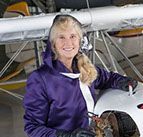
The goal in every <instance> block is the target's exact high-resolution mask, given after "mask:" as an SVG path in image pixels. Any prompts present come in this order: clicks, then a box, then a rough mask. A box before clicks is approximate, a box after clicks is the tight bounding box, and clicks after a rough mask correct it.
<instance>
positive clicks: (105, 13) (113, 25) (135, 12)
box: [0, 5, 143, 43]
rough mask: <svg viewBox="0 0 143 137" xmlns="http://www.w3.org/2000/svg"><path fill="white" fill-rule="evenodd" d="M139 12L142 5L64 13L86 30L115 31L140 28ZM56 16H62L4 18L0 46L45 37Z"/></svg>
mask: <svg viewBox="0 0 143 137" xmlns="http://www.w3.org/2000/svg"><path fill="white" fill-rule="evenodd" d="M142 11H143V5H128V6H123V7H115V6H111V7H100V8H92V9H90V10H88V9H84V10H80V11H72V12H68V13H66V14H70V15H72V16H74V17H75V18H77V19H78V20H79V21H80V22H81V23H82V24H83V26H89V27H88V30H87V31H93V30H94V31H98V30H106V31H117V30H121V29H130V28H136V27H142V26H143V23H142V22H143V15H142ZM125 13H126V14H125ZM57 14H65V13H49V14H43V15H35V16H28V17H16V18H7V19H4V18H1V19H0V43H7V42H15V41H22V40H36V39H44V38H46V37H47V36H48V32H49V28H50V26H51V24H52V20H53V18H54V17H55V16H56V15H57ZM33 22H34V23H33Z"/></svg>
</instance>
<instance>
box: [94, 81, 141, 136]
mask: <svg viewBox="0 0 143 137" xmlns="http://www.w3.org/2000/svg"><path fill="white" fill-rule="evenodd" d="M105 112H121V113H126V114H128V115H129V116H130V117H131V118H132V120H133V121H134V122H135V124H136V126H137V129H138V131H139V134H140V137H143V124H142V123H143V119H142V116H143V83H141V82H138V86H137V87H136V88H135V90H134V92H133V93H132V94H131V93H129V92H125V91H122V90H119V89H108V90H106V91H105V92H104V93H103V94H102V95H101V96H100V97H99V99H98V101H97V103H96V106H95V110H94V113H95V114H96V115H98V116H99V117H101V116H102V114H104V113H105ZM117 119H118V116H117ZM125 121H126V119H125ZM126 122H127V121H126ZM129 124H130V123H129Z"/></svg>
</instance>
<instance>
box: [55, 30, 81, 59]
mask: <svg viewBox="0 0 143 137" xmlns="http://www.w3.org/2000/svg"><path fill="white" fill-rule="evenodd" d="M79 47H80V38H79V35H78V33H77V32H76V30H75V29H74V28H73V27H72V28H66V29H65V30H64V31H63V30H59V31H58V32H57V34H56V40H55V50H56V52H57V53H58V59H59V60H61V61H64V60H66V59H73V58H74V56H75V55H76V54H77V53H78V50H79Z"/></svg>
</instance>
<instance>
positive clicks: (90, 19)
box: [0, 0, 143, 137]
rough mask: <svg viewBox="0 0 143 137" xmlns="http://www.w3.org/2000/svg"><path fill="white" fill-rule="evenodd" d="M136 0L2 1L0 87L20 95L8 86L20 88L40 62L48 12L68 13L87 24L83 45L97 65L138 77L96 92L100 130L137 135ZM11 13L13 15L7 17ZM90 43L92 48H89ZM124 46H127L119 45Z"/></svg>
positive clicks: (142, 28)
mask: <svg viewBox="0 0 143 137" xmlns="http://www.w3.org/2000/svg"><path fill="white" fill-rule="evenodd" d="M137 2H138V3H141V2H142V1H134V2H133V1H132V2H129V1H126V3H124V4H134V5H123V3H122V2H121V1H118V2H117V1H112V3H111V1H106V2H105V1H103V0H98V1H97V2H96V3H95V1H93V0H87V1H81V0H80V1H76V4H75V2H71V1H70V2H69V3H68V1H66V0H63V1H61V0H55V1H53V0H46V1H42V0H37V1H36V0H31V1H30V3H29V1H28V2H27V1H17V0H15V1H14V2H12V3H10V2H9V3H7V7H3V9H5V12H2V13H3V14H2V17H3V18H1V19H0V44H1V45H0V46H1V47H3V48H4V47H6V49H7V53H6V51H5V49H4V50H3V51H4V52H3V53H2V55H4V57H5V58H6V59H5V60H6V61H7V62H6V61H4V63H5V62H6V64H5V65H4V66H2V67H1V68H2V69H1V71H0V82H1V83H0V90H1V91H3V92H7V93H8V94H11V95H13V96H15V97H16V98H18V99H20V100H22V97H23V96H21V95H19V94H15V93H11V92H10V91H9V90H14V89H19V88H21V87H22V88H23V87H24V86H25V83H26V78H27V76H28V74H29V73H30V72H31V71H32V70H34V69H36V67H39V66H40V65H41V64H42V61H41V55H40V53H41V52H42V51H43V50H44V49H45V42H44V41H45V40H46V39H47V37H48V32H49V28H50V26H51V24H52V20H53V18H54V17H55V16H56V15H57V14H70V15H72V16H74V17H75V18H77V19H78V20H79V21H80V22H81V23H82V24H83V27H85V29H86V30H87V38H88V39H89V41H90V43H89V44H88V45H89V46H88V47H84V50H85V53H87V54H88V55H89V56H90V58H91V60H92V61H93V63H94V64H97V65H101V66H102V67H104V68H105V69H106V70H107V71H110V70H112V71H114V72H119V73H121V74H123V75H128V76H132V77H134V78H135V79H137V80H138V81H140V83H139V85H138V87H137V88H136V89H135V93H133V92H132V90H131V91H130V93H125V92H124V93H123V92H122V91H121V90H117V91H114V90H111V89H109V90H107V91H106V92H105V93H103V94H102V95H100V94H99V99H98V101H97V104H96V107H95V111H94V113H95V115H98V116H99V117H101V118H103V120H108V126H107V127H108V128H109V130H105V129H101V130H103V132H104V134H105V136H106V137H107V136H108V134H109V132H110V131H112V132H110V137H112V136H115V137H124V136H133V135H134V134H136V136H140V137H143V126H142V125H143V124H142V123H143V120H142V114H143V110H142V109H143V108H142V107H143V99H142V98H143V92H142V91H143V85H142V82H143V69H142V65H143V62H142V57H143V56H142V53H143V51H141V50H142V49H143V47H142V43H141V41H142V32H143V23H142V22H143V15H142V11H143V5H142V4H138V5H135V3H137ZM81 3H82V4H83V5H81ZM113 3H114V4H113ZM9 4H10V5H9ZM50 4H52V6H51V7H50V6H49V5H50ZM5 5H6V4H5ZM33 5H34V6H35V5H36V6H35V7H36V8H35V7H34V8H33V7H32V6H33ZM117 5H118V7H117ZM119 5H120V6H121V5H123V6H121V7H120V6H119ZM47 7H48V8H47ZM55 7H56V8H57V9H56V8H55ZM30 9H31V11H30ZM32 9H33V11H32ZM34 9H36V12H35V10H34ZM125 13H126V14H125ZM11 16H13V17H12V18H10V17H11ZM16 16H18V17H16ZM107 18H108V19H107ZM33 22H34V23H33ZM137 41H139V42H138V43H137ZM128 43H129V44H128ZM134 44H135V45H134ZM90 45H91V47H92V49H91V48H89V47H90ZM134 46H136V49H135V47H134ZM25 47H26V48H25ZM125 47H126V48H127V49H124V48H125ZM34 49H35V51H34ZM130 49H131V50H130ZM133 49H134V50H133ZM6 54H8V57H7V55H6ZM20 54H21V55H20ZM24 54H26V55H25V56H24ZM35 54H36V58H35ZM18 55H20V57H19V58H18V57H17V56H18ZM8 58H10V60H8ZM131 60H132V61H133V62H134V63H133V62H132V61H131ZM2 63H3V62H2ZM127 63H128V65H127ZM11 64H12V65H11ZM134 64H135V65H134ZM10 66H12V67H10ZM121 66H123V68H122V67H121ZM137 67H138V68H137ZM131 69H132V70H131ZM116 97H118V100H116V99H115V98H116ZM105 104H106V105H105ZM131 104H132V105H131ZM128 123H129V124H130V126H129V125H128ZM105 125H106V124H105ZM105 127H106V126H105ZM111 134H112V135H111ZM100 135H101V134H100ZM108 137H109V136H108Z"/></svg>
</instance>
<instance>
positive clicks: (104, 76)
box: [23, 44, 124, 137]
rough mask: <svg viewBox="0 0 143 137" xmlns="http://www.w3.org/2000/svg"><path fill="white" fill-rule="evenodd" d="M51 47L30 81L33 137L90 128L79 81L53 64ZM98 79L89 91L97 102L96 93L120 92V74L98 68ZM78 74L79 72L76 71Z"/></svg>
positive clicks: (28, 120)
mask: <svg viewBox="0 0 143 137" xmlns="http://www.w3.org/2000/svg"><path fill="white" fill-rule="evenodd" d="M51 54H52V52H51V49H50V45H49V44H48V48H47V50H46V52H45V55H44V65H43V66H41V67H40V68H39V69H38V70H35V71H34V72H33V73H32V74H31V75H30V76H29V78H28V81H27V86H26V90H27V92H26V94H25V97H24V100H23V103H24V108H25V115H24V121H25V131H26V132H27V134H28V136H30V137H56V135H55V132H56V130H57V129H63V130H67V131H72V130H74V129H76V128H79V127H81V128H88V123H89V121H88V117H87V107H86V102H85V100H84V97H83V95H82V93H81V90H80V87H79V79H78V78H76V79H71V78H69V77H66V76H64V75H62V74H60V72H65V73H69V70H68V69H67V68H66V67H65V66H64V65H63V64H62V63H61V62H60V61H58V60H55V61H53V60H52V56H51ZM97 71H98V78H97V79H96V80H95V81H94V82H93V83H92V85H91V86H90V87H89V88H90V91H91V94H92V96H93V98H94V101H95V102H96V94H95V89H106V88H118V86H117V83H118V81H119V80H121V79H124V77H123V76H121V75H119V74H117V73H112V72H110V73H108V72H107V71H105V70H104V69H101V68H98V67H97ZM75 73H78V71H75Z"/></svg>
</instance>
